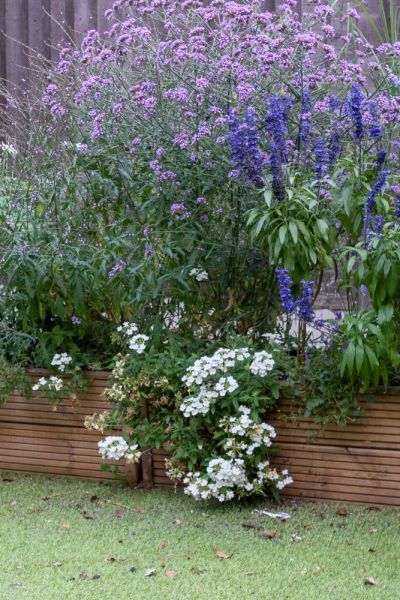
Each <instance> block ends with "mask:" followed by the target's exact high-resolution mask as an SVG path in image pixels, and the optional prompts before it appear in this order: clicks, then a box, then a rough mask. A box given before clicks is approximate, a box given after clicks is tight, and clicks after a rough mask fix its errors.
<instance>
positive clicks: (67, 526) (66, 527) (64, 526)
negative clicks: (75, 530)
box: [61, 523, 70, 529]
mask: <svg viewBox="0 0 400 600" xmlns="http://www.w3.org/2000/svg"><path fill="white" fill-rule="evenodd" d="M69 528H70V524H69V523H62V525H61V529H69Z"/></svg>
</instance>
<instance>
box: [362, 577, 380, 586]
mask: <svg viewBox="0 0 400 600" xmlns="http://www.w3.org/2000/svg"><path fill="white" fill-rule="evenodd" d="M364 584H365V585H378V582H377V581H376V579H374V578H373V577H366V578H365V579H364Z"/></svg>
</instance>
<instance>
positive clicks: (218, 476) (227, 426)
mask: <svg viewBox="0 0 400 600" xmlns="http://www.w3.org/2000/svg"><path fill="white" fill-rule="evenodd" d="M151 337H152V339H151V340H150V334H149V335H144V334H142V333H141V332H140V331H139V328H138V327H137V326H136V325H134V324H130V323H124V324H123V325H122V326H120V327H119V328H118V331H117V335H116V338H115V339H116V340H119V342H120V344H121V345H122V347H123V348H124V352H123V353H121V354H120V355H119V356H118V357H117V360H116V362H115V366H114V370H113V373H112V386H111V387H110V388H109V389H107V390H106V392H105V396H106V398H107V399H108V400H109V401H110V402H111V403H112V404H113V409H112V410H111V411H107V412H106V413H103V414H100V415H93V416H92V417H88V418H87V419H86V426H87V427H88V428H91V429H95V430H98V431H104V430H106V429H108V428H109V429H111V428H114V429H115V428H117V427H119V428H121V427H125V428H127V430H129V431H132V432H133V433H132V434H131V435H127V436H126V437H125V438H122V437H119V436H109V437H107V438H105V440H103V441H102V442H100V443H99V451H100V454H101V456H102V457H103V458H108V459H115V460H125V461H128V462H131V461H132V460H138V457H139V456H140V450H139V448H144V447H160V446H163V447H164V448H166V449H167V450H169V451H170V452H171V458H170V459H168V461H167V474H168V475H169V477H170V478H171V479H173V480H174V481H180V482H182V483H183V485H184V490H185V493H186V494H188V495H190V496H192V497H193V498H195V499H197V500H209V499H216V500H218V501H219V502H225V501H228V500H232V499H236V498H241V497H244V496H248V495H250V494H261V493H264V492H265V491H266V490H267V489H268V490H270V492H272V494H273V495H275V496H276V495H277V494H278V492H279V490H282V489H283V488H284V487H285V486H286V485H288V484H290V483H291V481H292V479H291V477H290V476H289V474H288V473H287V471H283V472H281V473H279V472H278V471H276V470H275V469H274V468H273V466H271V464H270V459H269V450H270V448H271V445H272V443H273V440H274V439H275V437H276V432H275V429H274V428H273V427H272V426H271V425H269V424H268V423H267V422H265V416H266V413H267V411H268V409H270V408H271V407H272V406H273V405H274V403H275V401H276V399H277V397H278V396H279V384H278V376H279V367H278V365H277V363H276V360H275V358H274V355H273V349H272V346H271V345H268V344H269V342H264V341H262V342H261V345H262V344H264V348H265V349H264V348H262V347H257V348H255V347H254V346H253V345H252V344H253V343H252V342H251V340H250V339H246V338H233V339H231V340H228V343H227V344H226V346H225V347H221V346H220V347H215V346H214V347H212V346H210V350H211V352H207V353H205V352H204V345H203V350H199V352H198V353H197V356H194V357H188V356H187V355H185V349H184V348H183V347H182V346H180V345H175V343H174V341H173V340H172V339H171V338H168V337H166V338H164V339H163V341H162V342H161V341H160V342H159V345H158V348H157V347H156V340H155V338H154V336H151ZM261 339H262V338H261ZM132 340H134V343H132ZM138 340H139V341H138ZM139 344H140V347H139V350H138V348H137V346H138V345H139ZM267 348H268V349H267ZM143 403H145V405H146V408H145V410H143ZM148 414H150V416H147V415H148Z"/></svg>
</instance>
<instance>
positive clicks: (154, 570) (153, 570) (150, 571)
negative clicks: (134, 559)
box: [144, 567, 157, 577]
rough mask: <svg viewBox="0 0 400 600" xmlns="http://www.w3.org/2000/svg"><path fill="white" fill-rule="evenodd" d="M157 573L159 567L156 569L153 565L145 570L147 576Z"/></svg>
mask: <svg viewBox="0 0 400 600" xmlns="http://www.w3.org/2000/svg"><path fill="white" fill-rule="evenodd" d="M156 573H157V569H154V568H153V567H151V568H150V569H147V571H146V572H145V574H144V576H145V577H152V576H153V575H155V574H156Z"/></svg>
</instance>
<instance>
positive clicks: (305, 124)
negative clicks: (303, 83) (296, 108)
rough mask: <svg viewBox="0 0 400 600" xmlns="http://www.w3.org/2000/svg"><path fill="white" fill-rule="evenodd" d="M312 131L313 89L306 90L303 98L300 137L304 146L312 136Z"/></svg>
mask: <svg viewBox="0 0 400 600" xmlns="http://www.w3.org/2000/svg"><path fill="white" fill-rule="evenodd" d="M310 131H311V91H310V90H304V92H303V97H302V99H301V110H300V130H299V138H300V142H301V144H302V145H303V146H305V145H306V144H307V142H308V139H309V137H310Z"/></svg>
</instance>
